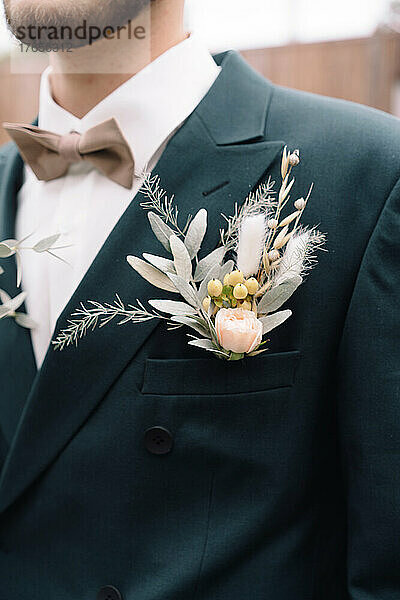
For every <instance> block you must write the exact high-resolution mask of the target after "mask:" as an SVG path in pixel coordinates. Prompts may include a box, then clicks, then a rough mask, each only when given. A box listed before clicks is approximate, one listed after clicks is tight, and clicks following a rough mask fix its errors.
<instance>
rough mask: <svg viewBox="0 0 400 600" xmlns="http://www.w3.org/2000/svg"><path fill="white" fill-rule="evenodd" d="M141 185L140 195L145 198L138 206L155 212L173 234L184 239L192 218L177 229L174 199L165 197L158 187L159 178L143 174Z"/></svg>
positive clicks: (164, 192) (163, 191)
mask: <svg viewBox="0 0 400 600" xmlns="http://www.w3.org/2000/svg"><path fill="white" fill-rule="evenodd" d="M142 178H143V183H142V187H141V189H140V193H141V194H142V195H143V196H144V197H145V198H147V200H146V201H145V202H141V203H140V206H141V207H142V208H143V209H144V210H151V211H155V212H156V213H158V214H159V215H160V217H161V218H162V220H163V221H164V222H165V223H167V225H169V226H170V227H171V229H173V231H174V233H176V235H178V236H180V237H184V236H185V233H186V231H187V228H188V227H189V224H190V221H191V219H192V216H191V215H189V216H188V218H187V220H186V224H185V226H184V228H183V229H181V228H180V227H179V224H178V216H179V211H178V207H177V206H174V198H175V196H174V195H172V196H171V197H170V198H169V197H168V196H167V193H166V191H165V190H164V189H163V188H162V187H161V186H160V178H159V177H158V175H155V176H153V177H152V176H151V173H143V175H142Z"/></svg>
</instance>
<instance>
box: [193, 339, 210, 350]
mask: <svg viewBox="0 0 400 600" xmlns="http://www.w3.org/2000/svg"><path fill="white" fill-rule="evenodd" d="M188 344H189V346H196V347H197V348H203V349H204V350H213V351H214V350H216V348H215V346H214V344H213V343H212V341H211V340H208V339H196V340H190V342H188Z"/></svg>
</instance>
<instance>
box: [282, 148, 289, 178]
mask: <svg viewBox="0 0 400 600" xmlns="http://www.w3.org/2000/svg"><path fill="white" fill-rule="evenodd" d="M289 156H290V155H289V152H288V151H287V146H285V147H284V149H283V154H282V162H281V176H282V179H285V177H286V173H287V170H288V167H289Z"/></svg>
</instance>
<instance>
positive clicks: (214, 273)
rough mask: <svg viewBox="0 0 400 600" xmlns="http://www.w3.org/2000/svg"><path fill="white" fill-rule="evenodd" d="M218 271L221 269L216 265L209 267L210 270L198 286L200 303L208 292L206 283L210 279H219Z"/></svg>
mask: <svg viewBox="0 0 400 600" xmlns="http://www.w3.org/2000/svg"><path fill="white" fill-rule="evenodd" d="M220 270H221V267H220V266H219V265H218V264H217V265H213V266H212V267H211V269H210V270H209V271H208V273H207V275H206V276H205V277H204V279H203V281H202V282H201V284H200V287H199V292H198V294H199V299H200V302H203V300H204V298H205V297H206V296H208V290H207V287H208V282H209V281H210V280H211V279H217V278H218V277H219V274H220Z"/></svg>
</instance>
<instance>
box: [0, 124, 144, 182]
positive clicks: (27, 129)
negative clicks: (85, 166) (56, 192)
mask: <svg viewBox="0 0 400 600" xmlns="http://www.w3.org/2000/svg"><path fill="white" fill-rule="evenodd" d="M3 127H4V129H5V130H6V131H7V132H8V134H9V135H10V136H11V138H12V139H13V140H14V142H15V143H16V144H17V146H18V148H19V151H20V153H21V156H22V158H23V159H24V161H25V162H26V163H27V164H28V165H29V166H30V167H31V169H32V171H33V172H34V173H35V175H36V177H37V178H38V179H41V180H43V181H50V180H51V179H57V177H62V176H63V175H64V174H65V173H66V172H67V171H68V168H69V166H70V165H71V164H72V163H76V162H80V161H81V160H85V161H88V162H90V163H91V164H92V165H93V166H95V167H96V168H97V169H98V170H99V171H100V172H101V173H103V174H104V175H105V176H106V177H108V178H109V179H111V180H112V181H115V182H116V183H119V184H120V185H122V186H124V187H126V188H131V187H132V183H133V177H134V168H135V162H134V159H133V155H132V152H131V149H130V148H129V145H128V143H127V141H126V139H125V138H124V136H123V134H122V132H121V130H120V128H119V126H118V123H117V121H116V120H115V119H114V118H112V119H108V120H107V121H104V122H103V123H100V124H99V125H96V126H95V127H92V128H91V129H88V130H87V131H86V132H85V133H82V134H80V133H77V132H76V131H72V132H71V133H67V134H65V135H58V134H56V133H51V132H50V131H45V130H43V129H40V128H39V127H35V126H34V125H22V124H20V123H3Z"/></svg>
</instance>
